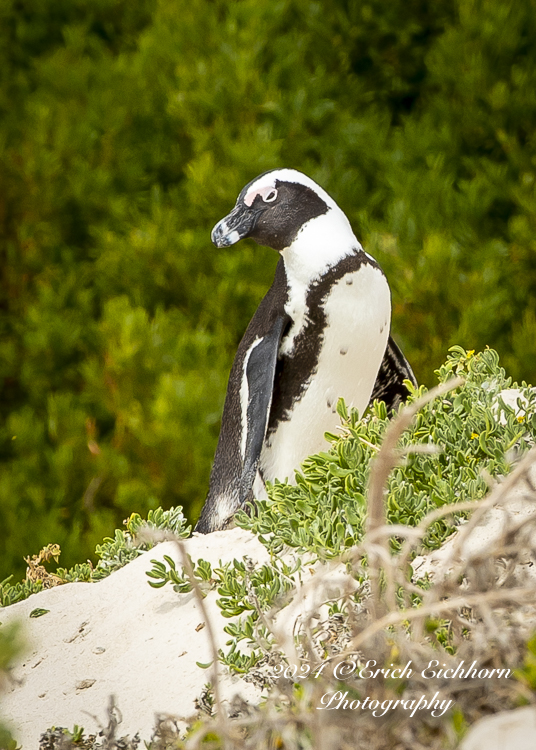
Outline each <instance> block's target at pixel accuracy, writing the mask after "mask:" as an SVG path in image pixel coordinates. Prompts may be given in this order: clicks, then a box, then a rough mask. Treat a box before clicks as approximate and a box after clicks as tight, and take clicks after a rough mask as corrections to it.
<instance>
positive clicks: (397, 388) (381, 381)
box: [370, 336, 417, 414]
mask: <svg viewBox="0 0 536 750" xmlns="http://www.w3.org/2000/svg"><path fill="white" fill-rule="evenodd" d="M404 380H410V381H411V382H412V383H413V385H415V386H416V385H417V380H416V379H415V375H414V374H413V370H412V369H411V366H410V364H409V362H408V360H407V359H406V358H405V357H404V355H403V354H402V352H401V351H400V348H399V347H398V346H397V344H395V342H394V340H393V338H392V337H391V336H389V341H388V342H387V348H386V349H385V354H384V355H383V360H382V363H381V365H380V369H379V372H378V377H377V378H376V382H375V383H374V388H373V390H372V395H371V397H370V403H372V402H373V401H384V402H385V405H386V406H387V411H388V413H389V414H392V413H393V412H395V411H397V410H398V407H399V406H400V404H401V403H403V402H404V401H405V400H406V399H407V397H408V389H407V388H406V386H405V385H404V383H403V381H404Z"/></svg>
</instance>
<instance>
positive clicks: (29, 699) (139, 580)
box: [0, 529, 269, 750]
mask: <svg viewBox="0 0 536 750" xmlns="http://www.w3.org/2000/svg"><path fill="white" fill-rule="evenodd" d="M185 544H186V547H187V550H188V553H189V554H190V555H191V557H192V558H193V560H196V559H198V558H203V559H205V560H209V561H210V562H211V563H212V564H217V563H218V562H219V561H220V560H221V561H222V562H226V561H229V560H232V559H233V558H235V557H236V558H238V559H241V558H242V556H243V555H247V556H248V557H250V558H251V559H252V560H254V561H256V562H257V561H258V562H261V563H262V562H264V561H266V560H268V559H269V555H268V553H267V550H266V548H265V547H263V546H262V544H261V543H260V542H259V541H258V540H257V539H256V538H255V537H254V536H252V535H251V534H250V533H249V532H246V531H243V530H242V529H232V530H230V531H224V532H216V533H214V534H211V535H210V536H209V537H206V536H195V537H193V538H191V539H188V540H186V542H185ZM164 555H169V556H170V557H172V558H173V559H174V560H176V561H177V562H178V560H179V552H178V548H177V545H176V544H175V543H174V542H163V543H161V544H159V545H158V546H156V547H154V548H153V549H152V550H150V551H149V552H147V553H144V554H143V555H141V556H140V557H139V558H137V559H136V560H134V561H133V562H132V563H130V564H129V565H127V566H126V567H124V568H122V569H121V570H118V571H116V572H115V573H112V575H110V576H109V577H108V578H106V579H104V580H103V581H99V582H96V583H70V584H65V585H63V586H58V587H56V588H52V589H48V590H47V591H42V592H41V593H39V594H34V595H33V596H31V597H30V598H29V599H27V600H25V601H23V602H19V603H18V604H14V605H12V606H11V607H9V608H6V609H4V610H0V612H1V621H2V623H3V624H7V623H8V622H12V621H13V620H17V621H19V622H21V623H22V624H23V628H24V635H25V638H26V641H27V650H26V654H25V658H24V661H23V663H22V664H19V665H18V666H17V667H16V668H15V669H14V671H13V680H12V681H11V684H10V685H8V689H7V692H6V693H4V694H3V695H2V697H1V706H0V715H1V716H2V719H3V720H4V721H5V723H6V724H7V725H8V726H9V728H10V729H11V731H12V732H13V734H14V736H15V738H16V739H17V740H18V742H19V743H20V744H21V745H22V747H23V748H24V750H33V749H34V748H35V749H36V748H38V746H39V736H40V734H41V733H42V732H44V731H45V730H46V729H47V728H49V727H51V726H53V725H54V726H63V727H67V728H68V729H70V730H72V729H73V727H74V725H75V724H78V725H79V726H83V727H84V728H85V730H86V732H88V733H89V732H91V733H94V732H98V731H99V729H100V728H101V724H100V723H99V722H101V723H102V724H106V723H107V719H106V707H107V705H108V702H109V696H110V695H113V696H115V699H116V703H117V705H118V707H119V709H120V711H121V713H122V716H123V722H122V724H121V725H120V728H119V732H118V733H119V735H120V736H123V735H126V734H129V735H131V736H133V735H134V734H135V733H136V732H139V733H140V736H141V738H142V739H144V740H149V739H150V737H151V733H152V728H153V726H154V719H155V712H158V713H163V714H166V713H168V714H172V715H174V716H184V717H187V716H190V715H191V714H193V712H194V701H195V699H196V697H198V696H199V695H200V694H201V692H202V690H203V686H204V685H205V683H206V682H207V681H208V679H209V677H210V674H209V673H210V670H204V669H201V668H200V667H198V666H197V665H196V662H197V661H199V662H201V663H206V662H209V661H210V660H211V659H210V649H209V643H208V640H207V628H206V627H205V626H204V625H203V617H202V615H201V613H200V611H199V603H198V602H197V601H196V598H195V595H194V593H193V592H190V593H187V594H177V593H176V592H175V591H173V589H172V587H171V585H169V584H167V585H166V586H164V587H163V588H160V589H155V588H152V587H151V586H149V585H148V583H147V581H148V578H147V576H146V575H145V572H146V571H147V570H150V569H151V567H152V565H151V562H150V561H151V560H152V559H160V560H161V559H162V558H163V556H164ZM216 597H217V592H216V591H211V592H209V593H208V595H207V597H206V599H205V604H206V607H207V609H208V612H209V616H210V619H211V622H212V624H213V628H214V629H215V630H216V638H217V645H218V647H222V646H224V644H225V641H226V640H228V639H229V636H228V635H227V634H226V633H224V632H223V627H224V625H225V624H226V623H227V622H228V621H227V620H226V619H225V618H223V617H222V616H221V614H220V610H219V608H218V607H217V605H216ZM37 607H40V608H43V609H48V610H50V611H49V612H48V613H47V614H45V615H43V616H41V617H39V618H37V619H35V618H30V617H29V614H30V612H31V611H32V610H34V609H35V608H37ZM221 671H222V672H224V671H225V670H221ZM221 679H222V688H223V690H222V692H223V697H224V698H225V699H227V700H230V699H231V698H232V697H233V695H234V694H235V693H240V695H242V697H243V698H245V699H246V700H250V701H257V700H258V699H259V695H260V692H259V690H258V689H257V688H255V687H254V686H253V685H251V684H250V683H246V682H244V681H243V680H240V679H238V678H232V677H230V676H229V675H225V674H222V678H221Z"/></svg>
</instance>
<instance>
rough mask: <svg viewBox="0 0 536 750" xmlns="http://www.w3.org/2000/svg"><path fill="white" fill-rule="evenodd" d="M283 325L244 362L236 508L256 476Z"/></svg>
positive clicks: (247, 495) (248, 493)
mask: <svg viewBox="0 0 536 750" xmlns="http://www.w3.org/2000/svg"><path fill="white" fill-rule="evenodd" d="M286 322H287V321H286V319H285V318H283V317H281V318H278V319H277V321H276V322H275V325H274V327H273V328H272V330H271V331H270V333H269V334H267V335H266V336H264V338H263V339H262V340H261V342H260V344H258V345H257V346H256V347H255V349H253V351H252V352H251V354H250V357H249V360H248V364H247V368H246V377H247V382H248V392H249V402H248V411H247V438H246V450H245V453H244V464H243V468H242V476H241V478H240V495H239V501H240V505H243V504H244V503H245V502H246V500H248V499H249V498H250V497H251V491H252V488H253V482H254V481H255V475H256V474H257V465H258V463H259V458H260V456H261V450H262V446H263V444H264V438H265V436H266V429H267V426H268V416H269V414H270V406H271V404H272V395H273V390H274V375H275V368H276V365H277V353H278V351H279V343H280V341H281V337H282V333H283V329H284V328H285V325H286Z"/></svg>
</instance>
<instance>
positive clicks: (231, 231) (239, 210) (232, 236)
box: [210, 203, 257, 247]
mask: <svg viewBox="0 0 536 750" xmlns="http://www.w3.org/2000/svg"><path fill="white" fill-rule="evenodd" d="M256 219H257V216H256V214H255V212H254V211H252V210H251V209H250V208H248V207H247V206H244V205H243V204H241V203H239V204H237V205H236V206H235V207H234V208H233V210H232V211H231V213H230V214H228V215H227V216H226V217H225V218H224V219H222V220H221V221H219V222H218V223H217V224H216V226H215V227H214V229H213V230H212V234H211V235H210V237H211V239H212V242H213V243H214V244H215V245H216V247H229V245H234V244H235V243H236V242H238V241H239V240H243V239H244V237H247V236H248V235H249V234H250V232H251V231H252V230H253V228H254V226H255V222H256Z"/></svg>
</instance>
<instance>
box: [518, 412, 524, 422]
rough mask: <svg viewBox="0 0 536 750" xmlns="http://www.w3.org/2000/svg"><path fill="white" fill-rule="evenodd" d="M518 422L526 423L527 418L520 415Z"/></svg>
mask: <svg viewBox="0 0 536 750" xmlns="http://www.w3.org/2000/svg"><path fill="white" fill-rule="evenodd" d="M517 421H518V422H524V421H525V417H524V416H523V415H522V414H520V415H519V417H518V418H517Z"/></svg>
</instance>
